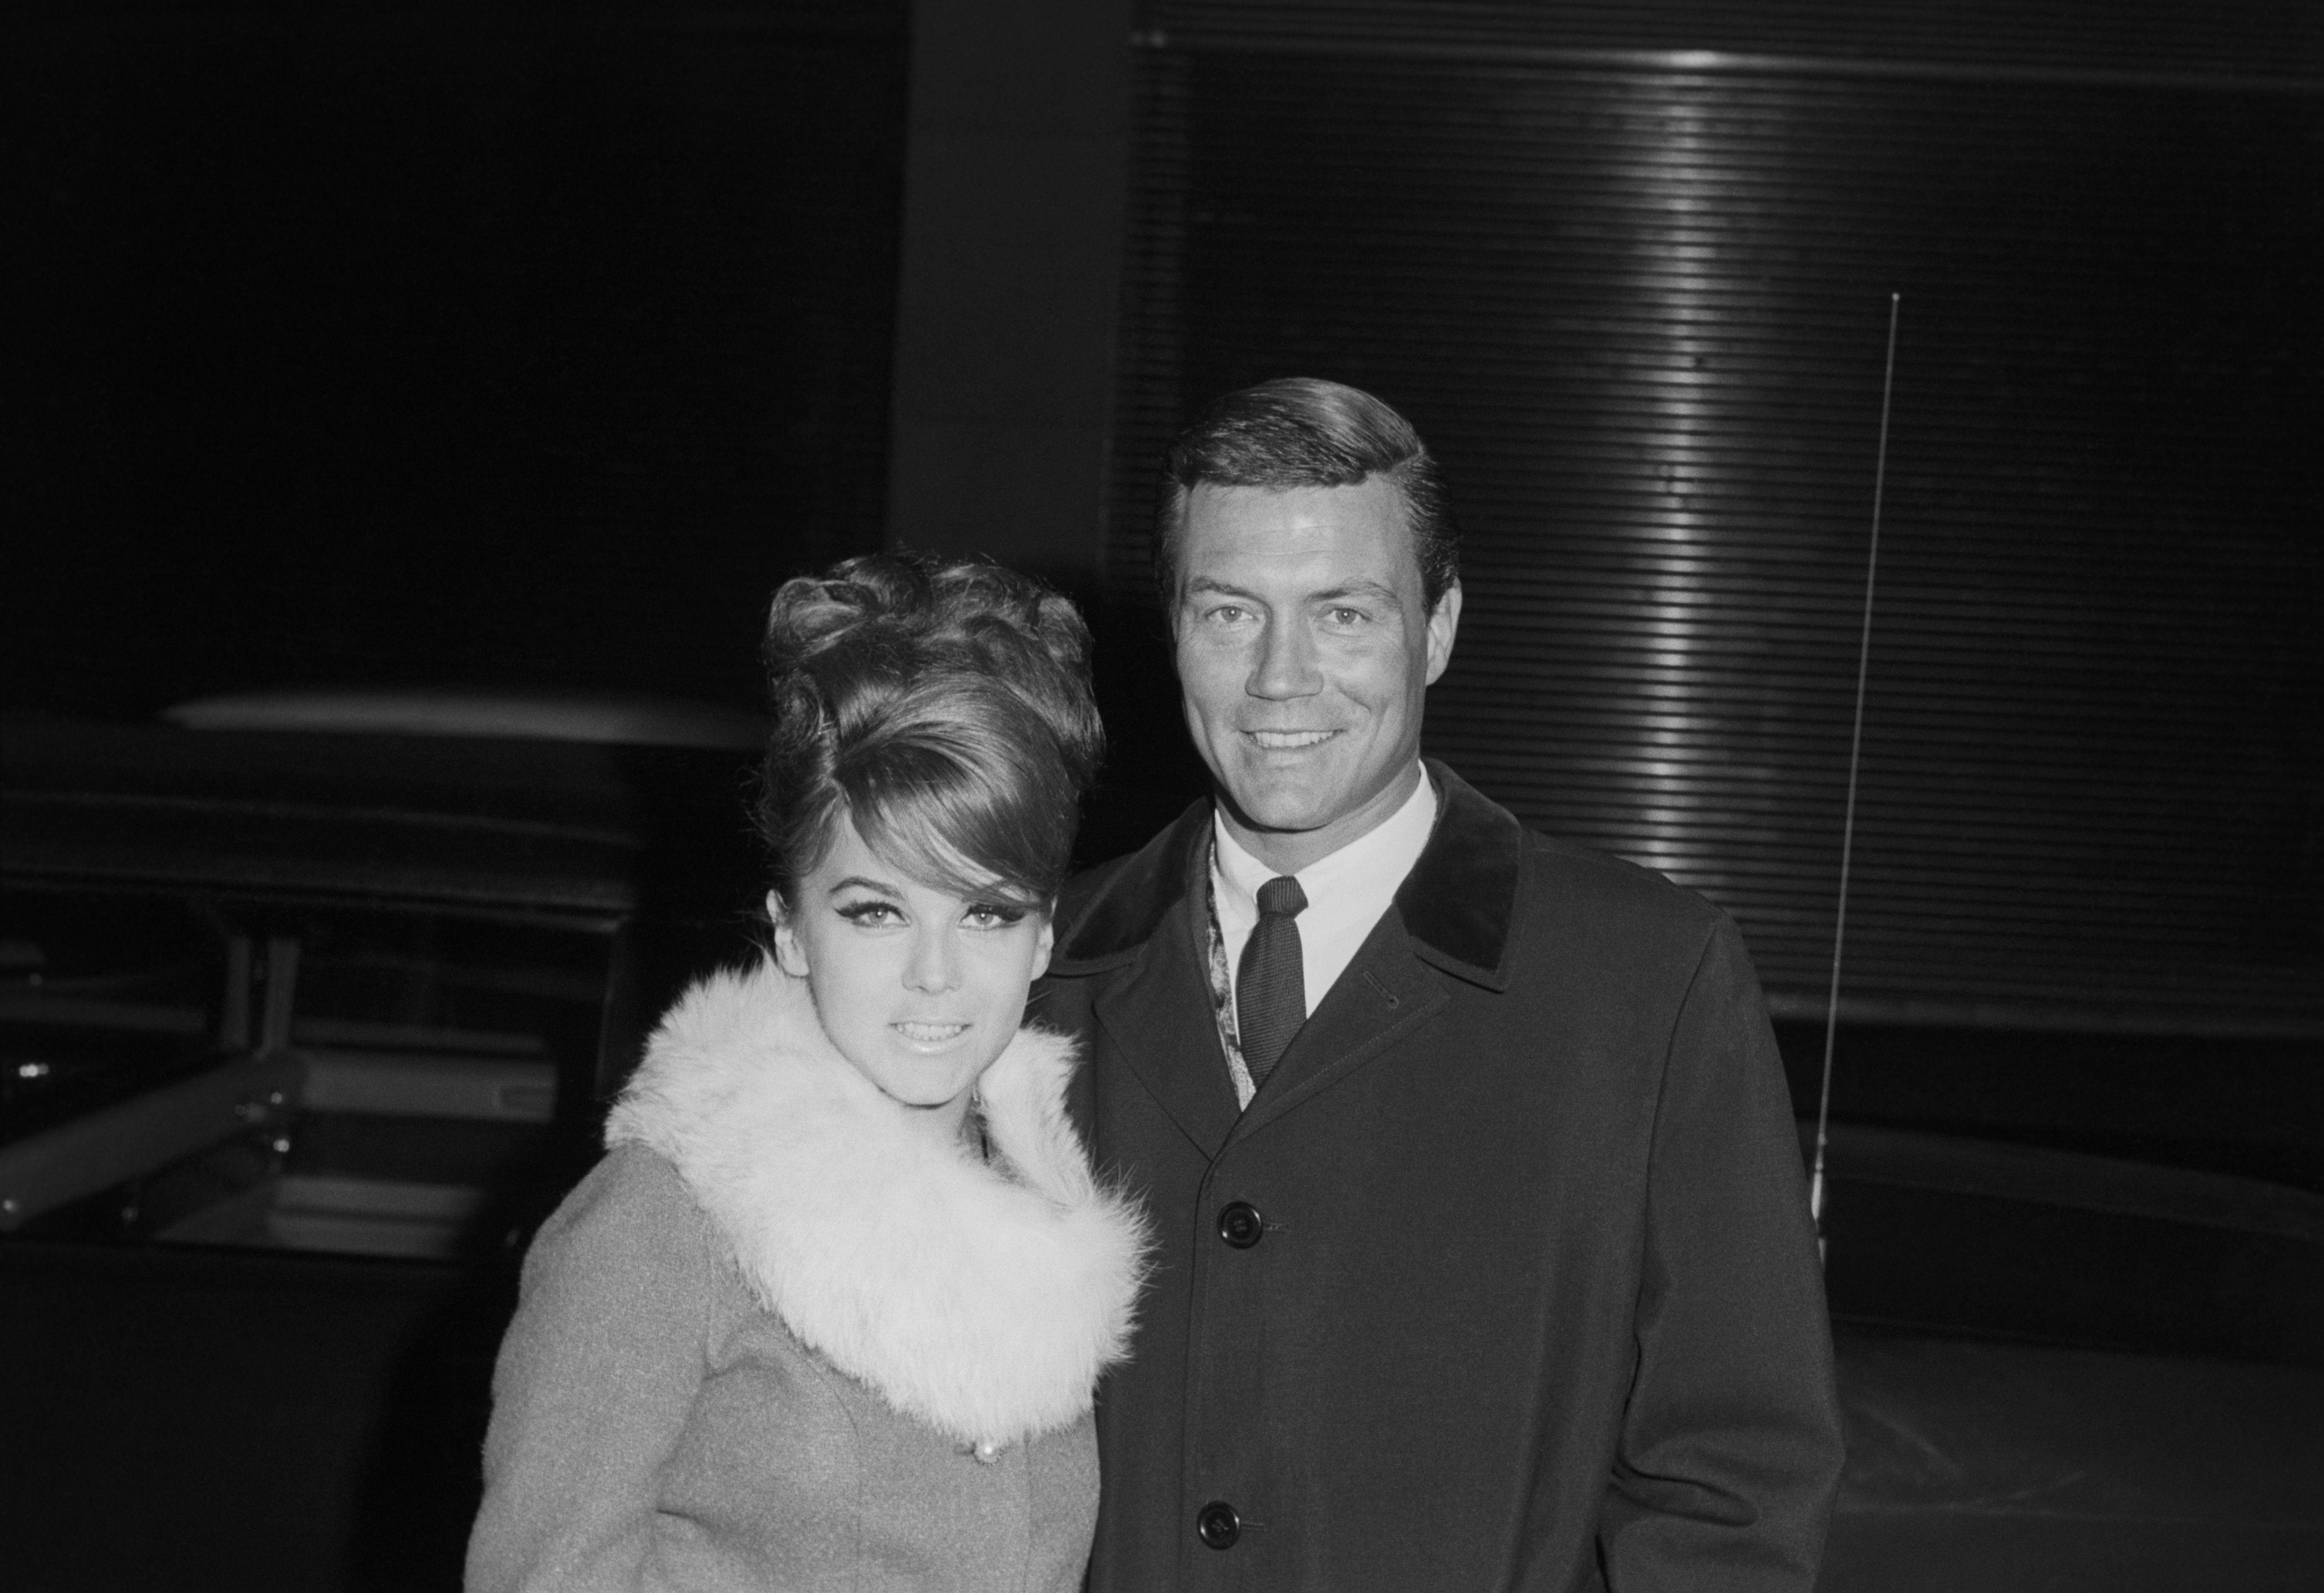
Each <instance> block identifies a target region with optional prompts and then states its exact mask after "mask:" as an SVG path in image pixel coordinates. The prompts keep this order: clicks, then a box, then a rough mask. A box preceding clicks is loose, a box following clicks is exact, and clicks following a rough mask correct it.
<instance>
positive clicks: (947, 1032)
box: [896, 1023, 968, 1044]
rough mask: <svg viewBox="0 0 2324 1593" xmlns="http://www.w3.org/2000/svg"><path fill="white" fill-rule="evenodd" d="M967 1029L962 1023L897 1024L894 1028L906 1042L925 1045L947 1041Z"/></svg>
mask: <svg viewBox="0 0 2324 1593" xmlns="http://www.w3.org/2000/svg"><path fill="white" fill-rule="evenodd" d="M967 1028H968V1026H967V1025H966V1024H964V1023H899V1024H898V1025H897V1026H896V1032H897V1033H898V1034H900V1035H902V1036H904V1038H906V1039H907V1040H918V1041H921V1042H922V1043H924V1044H925V1043H927V1042H928V1041H932V1040H949V1039H951V1038H952V1037H953V1036H954V1035H958V1034H962V1033H964V1032H965V1031H966V1030H967Z"/></svg>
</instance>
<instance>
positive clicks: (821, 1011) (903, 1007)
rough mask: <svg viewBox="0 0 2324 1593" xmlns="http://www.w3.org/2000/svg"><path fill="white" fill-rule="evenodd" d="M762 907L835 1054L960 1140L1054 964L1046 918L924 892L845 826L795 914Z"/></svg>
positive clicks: (778, 950) (777, 902)
mask: <svg viewBox="0 0 2324 1593" xmlns="http://www.w3.org/2000/svg"><path fill="white" fill-rule="evenodd" d="M767 907H768V911H769V912H770V914H771V915H772V916H773V918H774V921H775V958H776V961H777V962H779V963H780V964H781V965H782V968H783V971H785V972H787V973H789V974H792V975H794V976H799V977H804V978H805V979H806V980H807V988H808V989H809V990H810V991H812V992H813V994H814V997H815V1010H816V1016H817V1017H820V1018H821V1019H822V1020H823V1027H824V1032H825V1034H827V1035H829V1036H831V1041H832V1044H833V1045H836V1046H838V1047H839V1054H841V1055H843V1056H844V1057H845V1058H847V1060H848V1061H849V1062H850V1063H852V1064H854V1067H855V1071H856V1072H858V1073H862V1075H863V1076H864V1077H865V1078H867V1079H869V1080H871V1082H872V1083H874V1084H876V1085H878V1086H879V1087H880V1089H881V1091H882V1092H884V1093H885V1094H886V1095H887V1096H888V1097H889V1098H890V1100H895V1101H897V1102H898V1103H899V1104H900V1105H902V1106H904V1107H906V1108H908V1109H909V1110H910V1111H911V1112H912V1113H913V1115H914V1116H915V1118H919V1119H923V1120H925V1121H926V1122H927V1127H928V1128H929V1130H930V1131H931V1132H932V1133H936V1134H950V1133H956V1132H958V1131H959V1128H960V1124H961V1119H962V1118H963V1116H964V1114H965V1113H966V1111H967V1110H968V1094H969V1091H970V1089H971V1088H972V1087H973V1086H974V1084H975V1083H976V1081H977V1080H978V1079H980V1078H982V1076H983V1073H984V1070H985V1069H986V1068H988V1067H990V1066H991V1065H992V1064H993V1062H994V1060H995V1059H996V1058H998V1057H999V1056H1000V1054H1001V1051H1002V1049H1003V1048H1004V1047H1006V1046H1007V1045H1008V1044H1009V1041H1010V1037H1011V1036H1014V1035H1015V1034H1016V1033H1017V1026H1018V1024H1019V1021H1020V1020H1022V1018H1023V1017H1024V1016H1025V994H1026V991H1027V990H1028V989H1029V988H1030V986H1031V985H1032V982H1033V981H1034V980H1036V979H1037V978H1038V977H1039V976H1040V974H1041V971H1042V970H1044V969H1046V968H1047V967H1048V965H1049V946H1050V944H1051V941H1052V939H1053V936H1052V934H1051V930H1050V925H1049V916H1048V915H1047V913H1031V912H1027V911H1026V910H1025V909H1023V908H1021V907H1010V906H1006V905H1003V904H1002V903H1001V901H999V900H998V899H993V900H986V899H980V898H975V897H958V896H954V895H953V894H952V893H951V892H949V891H946V890H940V889H935V888H933V887H931V886H927V885H922V884H920V883H919V882H918V880H916V879H911V878H910V877H909V876H908V875H907V874H905V873H904V872H903V870H900V869H898V868H896V867H894V866H893V865H892V864H890V863H888V862H886V861H883V860H882V859H881V857H880V856H879V854H878V853H876V852H873V851H872V850H871V848H870V847H869V846H867V845H865V844H864V843H863V837H862V836H861V835H859V834H857V833H855V824H854V822H853V820H852V819H849V818H846V817H845V816H844V815H843V816H842V818H841V820H840V823H839V825H838V833H836V834H835V836H834V837H833V838H832V843H831V846H830V849H829V850H828V851H827V852H825V856H824V860H823V861H822V862H821V863H819V864H817V865H816V868H815V870H814V871H813V872H812V873H809V874H807V875H806V876H805V877H803V878H802V879H800V880H799V881H798V904H797V906H796V907H793V908H791V909H789V910H788V911H787V910H786V909H785V908H784V907H783V905H782V901H781V898H779V897H777V896H773V895H770V896H769V897H768V898H767ZM923 1114H925V1116H924V1117H923Z"/></svg>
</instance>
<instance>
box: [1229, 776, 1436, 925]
mask: <svg viewBox="0 0 2324 1593" xmlns="http://www.w3.org/2000/svg"><path fill="white" fill-rule="evenodd" d="M1435 826H1436V790H1435V787H1434V784H1433V783H1432V782H1431V781H1430V780H1429V778H1428V771H1427V770H1426V769H1422V770H1421V771H1420V778H1419V779H1418V780H1417V781H1416V782H1415V784H1414V786H1413V788H1412V795H1411V796H1407V797H1406V798H1405V799H1404V804H1403V806H1400V807H1398V808H1397V810H1396V811H1395V812H1394V813H1392V814H1390V815H1388V817H1387V818H1386V819H1384V820H1382V821H1381V822H1380V823H1379V824H1375V825H1373V826H1372V827H1371V828H1370V829H1369V830H1367V831H1365V832H1364V833H1362V834H1360V835H1359V836H1357V837H1356V838H1355V839H1354V840H1353V841H1351V842H1349V843H1347V844H1346V845H1345V846H1342V848H1340V850H1339V851H1337V852H1332V853H1330V854H1329V855H1327V856H1324V857H1320V858H1317V859H1316V860H1315V861H1314V862H1312V863H1309V864H1308V865H1307V866H1306V867H1305V868H1304V869H1302V870H1299V871H1298V872H1297V873H1296V874H1294V875H1293V876H1292V878H1293V879H1296V880H1298V881H1299V889H1301V890H1302V891H1303V892H1305V895H1306V898H1307V905H1308V907H1310V908H1313V907H1323V910H1324V911H1325V912H1327V913H1328V912H1330V911H1331V910H1332V907H1331V906H1330V905H1329V904H1330V903H1332V902H1333V900H1335V899H1336V898H1340V897H1342V896H1343V895H1344V894H1345V892H1346V890H1347V889H1348V888H1349V887H1350V886H1351V885H1360V884H1362V883H1363V882H1366V881H1385V882H1387V884H1388V889H1389V891H1391V892H1392V891H1393V890H1394V889H1395V885H1396V882H1397V881H1399V880H1401V879H1403V878H1404V877H1405V876H1406V874H1408V873H1410V872H1411V871H1412V865H1413V864H1414V863H1416V862H1417V861H1419V859H1420V854H1421V853H1422V852H1425V851H1426V850H1427V847H1428V836H1429V833H1430V832H1431V831H1432V830H1434V828H1435ZM1211 833H1212V836H1213V841H1214V843H1215V846H1216V851H1214V852H1213V853H1212V856H1213V860H1214V861H1215V863H1216V869H1215V871H1214V878H1215V879H1216V881H1217V885H1218V889H1220V892H1221V894H1222V897H1224V898H1227V899H1225V900H1222V901H1221V902H1220V904H1219V906H1220V907H1222V908H1226V907H1228V905H1229V902H1230V901H1231V903H1232V907H1233V909H1234V910H1236V911H1237V912H1238V914H1239V916H1243V917H1256V916H1258V914H1259V887H1260V886H1262V885H1264V884H1266V883H1267V882H1268V880H1269V879H1274V878H1275V877H1276V874H1275V870H1272V869H1270V868H1268V866H1267V865H1266V864H1265V863H1263V862H1261V861H1259V859H1258V858H1256V857H1254V856H1252V855H1251V853H1250V851H1249V850H1248V849H1247V848H1246V847H1245V846H1244V845H1243V843H1241V842H1240V841H1238V840H1236V839H1235V838H1234V836H1233V834H1232V833H1230V832H1229V831H1228V829H1227V821H1226V815H1224V814H1223V813H1217V812H1213V815H1212V819H1211Z"/></svg>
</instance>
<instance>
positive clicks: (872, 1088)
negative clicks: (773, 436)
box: [467, 556, 1143, 1593]
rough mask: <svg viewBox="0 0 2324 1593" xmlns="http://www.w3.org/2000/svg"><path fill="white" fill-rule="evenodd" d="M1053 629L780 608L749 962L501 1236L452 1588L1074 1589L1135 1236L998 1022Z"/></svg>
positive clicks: (993, 583) (771, 659)
mask: <svg viewBox="0 0 2324 1593" xmlns="http://www.w3.org/2000/svg"><path fill="white" fill-rule="evenodd" d="M1087 644H1088V637H1087V633H1086V631H1084V629H1083V627H1082V623H1081V621H1080V618H1079V617H1078V616H1077V615H1076V614H1075V613H1074V610H1073V607H1072V605H1071V604H1070V603H1066V602H1065V600H1064V599H1063V598H1061V597H1058V596H1056V595H1055V594H1051V593H1048V592H1046V591H1044V590H1042V589H1041V588H1040V587H1038V586H1037V585H1035V584H1034V583H1032V582H1030V581H1028V580H1025V579H1024V578H1022V577H1020V576H1012V575H1010V574H1009V573H1008V572H1006V571H1004V570H1001V569H998V568H994V567H991V566H977V565H947V566H936V565H933V564H928V563H924V562H918V561H910V560H905V559H899V558H895V557H886V556H876V557H865V558H857V559H851V560H848V561H847V562H846V563H844V564H842V565H840V566H838V567H837V568H836V569H835V570H834V571H833V572H832V574H831V575H830V576H829V577H827V578H825V579H820V580H813V579H801V580H796V581H793V582H790V583H789V584H788V585H785V586H784V587H783V588H782V590H781V591H780V592H779V593H778V594H776V597H775V602H774V609H773V613H772V616H771V618H770V622H769V624H768V630H767V660H768V665H769V668H770V673H771V675H772V676H773V678H774V696H775V709H776V730H775V732H774V735H773V737H772V739H771V741H770V744H769V746H768V749H767V755H766V769H765V780H764V791H763V795H762V796H761V803H760V810H759V824H760V829H761V833H762V835H763V836H764V838H765V840H766V842H767V843H768V848H769V851H770V853H771V856H772V862H773V869H772V872H773V880H774V888H773V889H772V890H770V892H769V894H768V898H767V907H768V912H769V915H770V918H771V919H772V922H773V937H772V938H773V946H772V950H771V953H770V955H769V956H768V958H767V959H766V960H765V961H764V962H762V963H761V965H760V966H758V967H757V968H754V969H752V970H749V971H743V972H739V973H727V974H721V975H717V976H715V977H713V978H711V979H709V980H706V981H704V982H703V983H701V984H699V985H697V986H696V987H695V988H694V989H693V990H690V991H689V992H688V993H687V995H686V996H685V997H684V998H683V999H681V1000H680V1001H679V1002H678V1005H677V1006H676V1007H675V1008H673V1009H672V1010H671V1011H670V1013H669V1016H668V1017H666V1018H665V1019H664V1020H663V1022H662V1024H661V1027H660V1028H659V1030H658V1031H657V1032H656V1034H655V1035H654V1036H653V1038H652V1040H651V1041H650V1043H649V1045H648V1046H647V1048H646V1054H645V1059H644V1061H643V1062H642V1063H641V1064H640V1066H639V1068H638V1071H637V1073H636V1075H635V1077H634V1078H632V1081H631V1082H630V1084H629V1086H628V1087H627V1088H626V1089H625V1090H624V1091H622V1096H621V1099H620V1100H619V1101H618V1102H617V1103H616V1105H615V1107H614V1109H613V1115H612V1117H611V1119H610V1120H609V1122H608V1124H607V1128H606V1134H605V1138H606V1144H607V1146H608V1149H607V1153H606V1156H605V1157H604V1160H603V1161H601V1162H600V1163H599V1164H598V1165H597V1167H596V1168H595V1171H594V1172H592V1173H591V1174H589V1176H588V1177H587V1178H586V1179H585V1180H583V1182H582V1183H581V1184H580V1185H579V1186H578V1187H577V1188H576V1189H575V1190H574V1192H573V1193H572V1194H571V1196H570V1197H568V1198H567V1201H566V1202H565V1203H564V1205H563V1206H562V1207H560V1208H559V1209H558V1212H557V1214H556V1215H555V1216H554V1217H552V1218H551V1219H550V1220H549V1222H548V1224H547V1225H546V1226H544V1227H543V1228H542V1229H541V1230H540V1234H539V1238H537V1239H536V1240H535V1241H534V1243H533V1247H532V1250H531V1253H530V1255H529V1256H528V1257H527V1258H526V1262H525V1269H524V1282H523V1294H522V1299H521V1304H520V1305H519V1307H518V1311H517V1314H516V1318H515V1320H514V1321H513V1322H512V1324H511V1325H510V1328H509V1331H508V1337H507V1339H506V1340H505V1341H504V1342H503V1345H502V1348H501V1355H500V1361H499V1365H498V1367H497V1369H496V1371H495V1373H494V1377H493V1422H492V1429H491V1432H490V1433H489V1435H488V1436H487V1438H486V1440H485V1443H484V1508H483V1511H482V1513H481V1514H480V1515H479V1516H478V1518H477V1521H476V1525H475V1533H474V1534H473V1537H472V1539H471V1541H470V1543H469V1550H468V1578H467V1579H468V1586H469V1588H471V1589H474V1590H477V1593H484V1590H497V1589H503V1588H510V1589H513V1588H560V1589H567V1588H685V1589H726V1588H736V1589H740V1588H843V1587H844V1588H1012V1589H1014V1588H1059V1589H1063V1588H1078V1587H1079V1586H1080V1584H1081V1579H1082V1569H1083V1562H1084V1558H1085V1557H1086V1555H1087V1552H1088V1547H1089V1541H1090V1534H1091V1532H1092V1529H1093V1524H1094V1522H1095V1519H1096V1508H1097V1454H1096V1448H1095V1443H1094V1440H1093V1434H1092V1430H1091V1424H1090V1393H1091V1386H1092V1385H1093V1382H1094V1381H1095V1379H1096V1377H1097V1375H1098V1373H1099V1372H1100V1371H1101V1370H1102V1369H1103V1368H1104V1367H1106V1366H1107V1365H1108V1364H1110V1363H1111V1361H1113V1360H1114V1359H1116V1358H1118V1357H1119V1356H1120V1354H1121V1352H1122V1347H1123V1344H1124V1341H1125V1340H1126V1338H1127V1336H1128V1332H1129V1328H1130V1306H1131V1303H1132V1301H1133V1298H1134V1296H1135V1294H1136V1292H1137V1285H1138V1275H1139V1254H1140V1251H1141V1248H1142V1240H1143V1235H1142V1232H1141V1229H1140V1226H1139V1219H1138V1217H1137V1216H1136V1215H1135V1214H1134V1213H1133V1212H1132V1211H1130V1209H1128V1208H1127V1207H1126V1206H1125V1205H1124V1204H1123V1203H1122V1202H1120V1201H1119V1200H1118V1199H1116V1198H1115V1197H1114V1196H1112V1195H1111V1194H1110V1193H1108V1192H1105V1191H1104V1190H1102V1189H1101V1188H1099V1187H1098V1186H1097V1185H1096V1184H1095V1183H1094V1182H1093V1180H1092V1178H1091V1176H1090V1171H1089V1166H1088V1163H1087V1161H1086V1159H1085V1157H1084V1153H1083V1150H1082V1146H1081V1144H1080V1142H1079V1141H1078V1139H1077V1138H1076V1137H1075V1136H1074V1130H1073V1128H1071V1127H1070V1125H1069V1124H1068V1123H1067V1122H1066V1120H1065V1113H1064V1106H1063V1099H1064V1092H1065V1082H1066V1079H1067V1077H1068V1075H1069V1074H1070V1073H1071V1071H1072V1068H1073V1064H1074V1057H1073V1054H1072V1052H1071V1049H1070V1047H1069V1046H1068V1045H1067V1043H1066V1042H1065V1041H1064V1040H1063V1039H1061V1038H1059V1037H1057V1036H1052V1035H1047V1034H1043V1033H1041V1032H1039V1031H1037V1030H1033V1029H1019V1027H1018V1024H1019V1019H1020V1018H1021V1017H1022V1016H1023V1013H1024V1009H1025V999H1026V991H1027V990H1028V986H1029V985H1030V983H1031V981H1033V980H1034V979H1035V978H1036V977H1037V976H1038V975H1039V973H1040V972H1041V971H1042V969H1043V968H1044V967H1045V966H1046V965H1047V961H1048V955H1049V946H1050V925H1049V917H1048V907H1049V904H1050V902H1051V901H1052V899H1053V898H1054V896H1055V893H1056V888H1057V885H1058V883H1059V881H1060V880H1061V879H1062V878H1063V876H1064V873H1065V867H1066V859H1067V853H1068V851H1069V849H1070V847H1071V845H1072V841H1073V833H1074V825H1075V819H1076V811H1077V805H1078V801H1079V798H1080V796H1081V793H1082V791H1083V790H1084V788H1085V787H1086V786H1087V784H1088V782H1089V780H1090V778H1091V777H1092V775H1093V772H1094V769H1095V768H1096V764H1097V761H1098V757H1099V754H1100V751H1101V750H1102V738H1101V732H1100V730H1099V726H1098V720H1097V713H1096V709H1095V707H1094V705H1093V703H1092V702H1091V699H1090V694H1089V686H1088V679H1087V675H1086V664H1085V659H1086V653H1087Z"/></svg>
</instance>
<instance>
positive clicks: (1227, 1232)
mask: <svg viewBox="0 0 2324 1593" xmlns="http://www.w3.org/2000/svg"><path fill="white" fill-rule="evenodd" d="M1266 1229H1267V1224H1266V1223H1264V1222H1262V1221H1260V1220H1259V1208H1258V1207H1257V1206H1254V1205H1252V1204H1251V1203H1250V1202H1249V1201H1237V1202H1234V1203H1233V1204H1231V1205H1230V1206H1226V1207H1224V1208H1222V1210H1221V1211H1220V1212H1219V1238H1222V1239H1224V1240H1226V1242H1227V1243H1229V1244H1231V1245H1232V1246H1233V1247H1234V1248H1236V1249H1238V1250H1248V1249H1250V1248H1251V1247H1252V1246H1253V1245H1255V1244H1257V1243H1259V1235H1260V1234H1262V1233H1264V1232H1265V1231H1266Z"/></svg>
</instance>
